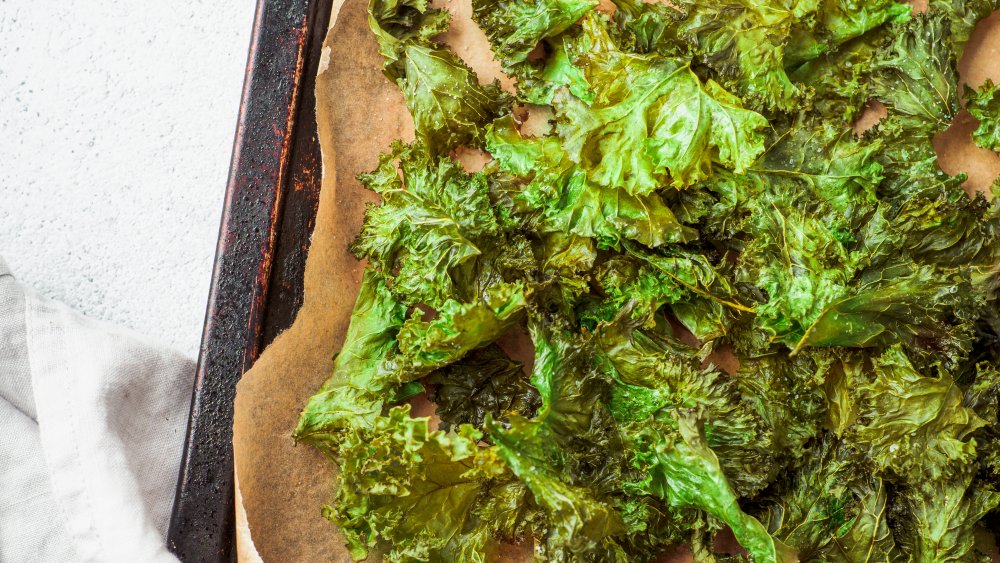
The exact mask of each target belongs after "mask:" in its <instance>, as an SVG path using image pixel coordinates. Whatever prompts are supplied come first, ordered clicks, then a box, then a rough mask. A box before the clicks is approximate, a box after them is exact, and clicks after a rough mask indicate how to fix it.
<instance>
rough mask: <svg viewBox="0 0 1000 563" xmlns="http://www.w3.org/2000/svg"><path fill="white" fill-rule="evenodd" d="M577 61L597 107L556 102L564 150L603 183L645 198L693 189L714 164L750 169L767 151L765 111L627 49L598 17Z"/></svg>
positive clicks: (570, 99)
mask: <svg viewBox="0 0 1000 563" xmlns="http://www.w3.org/2000/svg"><path fill="white" fill-rule="evenodd" d="M584 31H585V34H584V35H583V37H582V40H584V41H586V42H587V43H588V47H589V48H588V49H586V50H584V49H581V53H580V54H579V56H578V59H577V60H576V61H575V64H577V65H578V66H580V67H581V68H582V69H583V71H584V74H585V76H586V77H587V81H588V83H590V84H591V85H592V86H593V88H594V100H593V102H590V103H588V102H586V101H584V100H581V99H579V98H577V97H576V96H574V95H572V94H571V93H570V92H568V91H567V90H565V89H564V90H559V91H557V92H556V95H555V98H554V99H553V105H554V106H555V108H556V115H557V123H556V129H557V131H558V133H559V137H560V139H561V140H562V143H563V147H564V148H565V149H566V151H567V152H568V153H569V155H570V158H571V159H572V160H573V162H575V163H576V164H578V165H580V166H581V167H583V168H584V169H585V171H586V173H587V177H588V178H589V179H590V180H591V181H593V182H595V183H597V184H599V185H602V186H606V187H623V188H625V190H626V191H628V192H629V193H630V194H633V195H646V194H649V193H651V192H653V191H654V190H656V189H657V188H658V187H662V186H666V185H671V186H673V187H676V188H683V187H686V186H690V185H691V184H694V183H696V182H698V181H700V180H702V179H705V178H707V177H708V176H709V175H710V174H711V172H712V168H713V166H714V165H722V166H726V167H729V168H731V169H733V170H735V171H737V172H742V171H744V170H746V169H747V168H748V167H749V166H750V164H752V163H753V161H754V159H755V158H756V157H757V155H759V154H760V153H761V151H762V150H763V137H762V135H761V134H760V133H759V132H758V130H759V129H762V128H764V127H765V126H766V125H767V120H765V119H764V118H763V116H761V115H760V114H758V113H756V112H753V111H750V110H748V109H745V108H743V106H742V103H741V102H740V100H739V98H737V97H736V96H733V95H732V94H730V93H729V92H726V91H725V90H724V89H723V88H722V87H721V86H719V85H718V84H717V83H715V82H713V81H708V82H703V81H702V80H701V79H699V78H698V76H697V75H696V74H695V73H694V71H692V69H691V67H690V66H689V64H687V63H686V62H683V61H682V60H679V59H671V58H665V57H659V56H652V55H636V54H630V53H626V52H623V51H620V50H619V49H618V48H617V47H616V46H615V45H614V42H613V40H612V39H611V37H610V36H609V35H608V34H607V32H606V31H605V30H604V28H603V25H602V20H601V19H600V18H598V17H587V18H585V19H584Z"/></svg>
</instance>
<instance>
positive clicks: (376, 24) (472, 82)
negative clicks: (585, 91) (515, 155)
mask: <svg viewBox="0 0 1000 563" xmlns="http://www.w3.org/2000/svg"><path fill="white" fill-rule="evenodd" d="M448 22H449V16H448V12H446V11H443V10H438V9H434V8H428V7H427V2H426V0H401V1H400V0H370V3H369V15H368V25H369V27H371V30H372V32H373V33H374V34H375V37H376V38H377V39H378V43H379V51H380V52H381V53H382V56H383V57H385V65H384V72H385V75H386V76H387V77H388V78H389V79H390V80H393V81H394V82H396V84H397V85H398V86H399V88H400V90H401V91H402V92H403V98H404V99H405V100H406V105H407V106H408V107H409V108H410V113H411V114H412V115H413V125H414V128H415V129H416V134H417V139H419V140H420V141H421V142H423V144H425V145H426V146H427V147H428V149H429V150H430V151H431V152H432V153H434V154H447V153H448V151H450V150H451V149H453V148H455V147H456V146H459V145H474V146H478V145H479V144H481V142H482V129H481V127H482V126H483V125H485V124H486V123H488V122H489V121H492V120H493V119H494V118H496V117H498V116H500V115H501V114H503V113H505V112H506V111H508V110H509V109H510V99H509V97H508V96H507V95H506V94H505V93H504V92H503V90H501V89H500V84H499V83H498V82H494V83H493V84H490V85H487V86H481V85H480V84H479V80H478V78H477V77H476V74H475V73H474V72H473V71H472V70H471V69H470V68H469V67H467V66H466V65H465V63H463V62H462V60H461V59H459V58H458V57H457V56H456V55H455V54H454V53H452V52H451V51H449V50H447V49H445V48H443V47H441V46H439V45H438V44H436V43H434V41H433V38H434V36H436V35H439V34H440V33H442V32H444V31H446V30H447V29H448Z"/></svg>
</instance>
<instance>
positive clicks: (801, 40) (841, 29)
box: [785, 0, 913, 84]
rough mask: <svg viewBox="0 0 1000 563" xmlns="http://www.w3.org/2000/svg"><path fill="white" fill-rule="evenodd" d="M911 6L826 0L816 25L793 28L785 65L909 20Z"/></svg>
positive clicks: (863, 0) (883, 1) (882, 0)
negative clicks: (894, 23)
mask: <svg viewBox="0 0 1000 563" xmlns="http://www.w3.org/2000/svg"><path fill="white" fill-rule="evenodd" d="M912 9H913V8H912V7H911V6H910V5H909V4H908V3H903V2H893V1H892V0H876V1H874V2H873V1H871V0H867V1H866V0H823V2H822V5H821V6H820V7H819V9H818V11H817V13H816V19H817V21H816V25H814V26H812V27H805V26H796V27H794V28H793V29H792V36H791V39H790V40H789V42H788V45H787V46H786V47H785V67H786V68H787V67H794V66H797V65H798V64H800V63H802V62H804V61H811V60H813V59H816V58H817V57H819V56H820V55H823V54H825V53H829V52H830V51H831V50H835V49H836V48H837V47H838V46H840V45H841V44H843V43H846V42H847V41H849V40H851V39H854V38H856V37H860V36H862V35H864V34H865V33H867V32H868V31H870V30H872V29H875V28H878V27H879V26H881V25H883V24H885V23H886V22H902V21H906V20H907V19H908V18H909V17H910V12H911V11H912ZM807 84H808V82H807Z"/></svg>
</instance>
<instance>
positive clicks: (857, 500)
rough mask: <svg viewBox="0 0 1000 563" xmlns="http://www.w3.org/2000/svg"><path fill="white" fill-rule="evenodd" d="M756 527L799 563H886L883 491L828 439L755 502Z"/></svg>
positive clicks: (857, 459)
mask: <svg viewBox="0 0 1000 563" xmlns="http://www.w3.org/2000/svg"><path fill="white" fill-rule="evenodd" d="M757 502H758V503H760V504H761V505H762V509H761V516H760V518H761V521H762V522H763V523H764V524H765V525H766V526H767V528H768V531H769V532H770V533H771V535H773V536H774V537H775V538H778V539H779V540H781V541H782V542H784V543H786V544H787V545H789V546H790V547H793V548H795V549H796V550H797V552H798V556H799V558H800V560H803V561H814V560H820V561H843V562H852V563H853V562H857V561H889V560H891V559H892V556H893V555H894V554H895V542H894V538H893V535H892V531H891V530H890V528H889V523H888V518H887V502H888V491H887V487H886V484H885V483H884V482H883V481H882V479H880V478H879V477H877V476H875V475H872V474H871V473H869V472H868V471H867V469H866V466H865V464H864V461H863V458H862V457H861V456H860V454H858V453H857V452H854V451H852V449H851V448H850V446H849V444H847V443H845V442H842V441H839V440H837V439H836V438H834V437H833V436H832V435H825V436H824V437H823V438H822V441H821V442H820V443H819V445H818V446H816V447H815V448H814V449H812V450H811V451H809V452H806V453H805V455H804V456H803V459H802V460H801V462H800V463H799V465H798V469H797V470H796V471H795V472H794V473H793V474H791V475H788V476H787V477H784V476H783V477H782V478H780V480H779V481H778V483H777V484H776V486H774V487H773V488H772V489H770V490H768V491H767V492H766V493H765V494H764V495H763V498H762V499H761V500H758V501H757Z"/></svg>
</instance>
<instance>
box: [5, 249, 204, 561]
mask: <svg viewBox="0 0 1000 563" xmlns="http://www.w3.org/2000/svg"><path fill="white" fill-rule="evenodd" d="M194 369H195V364H194V362H193V361H192V360H191V359H190V358H187V357H185V356H183V355H181V354H179V353H177V352H174V351H171V350H169V349H167V348H165V347H163V346H159V345H156V344H154V343H152V342H148V341H146V340H144V339H142V338H141V337H138V336H136V335H133V334H130V333H128V332H127V331H124V330H121V329H118V328H115V327H113V326H109V325H107V324H105V323H100V322H97V321H94V320H90V319H87V318H85V317H83V316H82V315H80V314H78V313H76V312H74V311H73V310H71V309H69V308H68V307H66V306H64V305H61V304H58V303H55V302H52V301H50V300H47V299H44V298H42V297H40V296H37V295H35V294H33V293H32V292H31V291H29V290H26V289H25V288H23V287H21V286H20V285H19V284H18V283H17V281H16V280H15V279H14V277H13V275H12V273H11V272H10V270H9V269H8V268H7V266H6V264H5V263H4V262H3V260H2V259H0V562H4V563H6V562H17V563H21V562H49V561H58V562H66V561H72V562H75V561H83V562H90V561H95V562H101V563H105V562H108V563H115V562H119V561H121V562H129V563H132V562H135V561H144V562H145V561H149V562H160V561H176V558H175V557H174V556H173V555H172V554H170V552H169V551H167V549H166V547H165V541H164V539H165V535H166V530H167V524H168V520H169V518H170V509H171V505H172V502H173V494H174V487H175V484H176V482H177V475H178V469H179V465H180V458H181V452H182V449H183V443H184V432H185V428H186V425H187V415H188V410H189V405H190V400H191V384H192V382H193V379H194Z"/></svg>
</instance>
